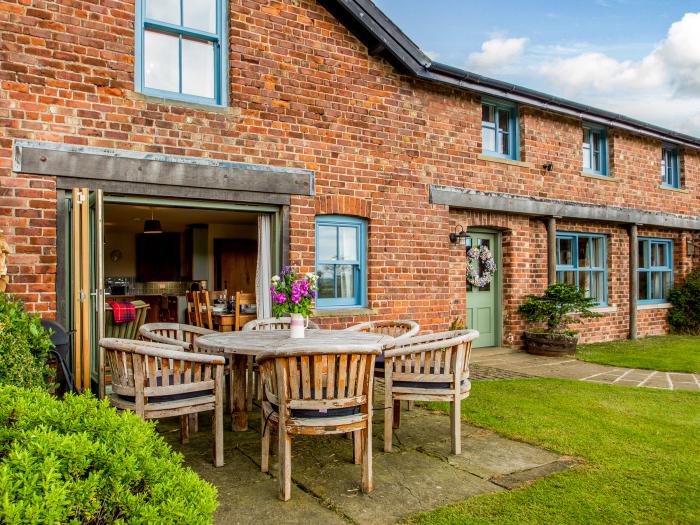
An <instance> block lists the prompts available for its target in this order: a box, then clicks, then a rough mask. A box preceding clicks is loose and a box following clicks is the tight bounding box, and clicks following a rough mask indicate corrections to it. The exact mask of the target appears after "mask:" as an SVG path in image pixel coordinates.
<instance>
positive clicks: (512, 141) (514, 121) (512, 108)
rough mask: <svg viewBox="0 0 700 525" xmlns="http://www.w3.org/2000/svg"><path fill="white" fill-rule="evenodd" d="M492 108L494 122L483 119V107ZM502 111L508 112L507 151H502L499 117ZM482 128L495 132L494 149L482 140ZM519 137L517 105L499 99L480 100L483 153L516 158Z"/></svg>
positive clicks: (518, 154) (518, 153) (518, 151)
mask: <svg viewBox="0 0 700 525" xmlns="http://www.w3.org/2000/svg"><path fill="white" fill-rule="evenodd" d="M485 107H489V108H492V109H493V113H494V122H493V123H491V122H488V121H485V120H484V108H485ZM502 112H507V113H508V120H509V122H508V130H509V131H508V132H507V135H508V147H509V148H510V152H509V153H503V147H502V140H501V139H502V136H503V135H504V133H503V131H501V126H500V119H501V116H502ZM484 130H489V131H493V132H494V134H495V144H496V149H495V150H490V149H487V148H486V145H485V141H484ZM519 145H520V138H519V122H518V106H516V105H515V104H510V103H507V102H503V101H500V100H493V99H484V100H482V101H481V151H482V153H483V154H484V155H488V156H491V157H500V158H503V159H510V160H518V158H519V156H520V148H519Z"/></svg>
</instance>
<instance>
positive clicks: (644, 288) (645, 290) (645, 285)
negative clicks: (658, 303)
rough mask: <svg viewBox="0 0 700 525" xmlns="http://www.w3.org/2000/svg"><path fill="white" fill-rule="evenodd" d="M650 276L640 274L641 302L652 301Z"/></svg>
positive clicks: (643, 273) (646, 273)
mask: <svg viewBox="0 0 700 525" xmlns="http://www.w3.org/2000/svg"><path fill="white" fill-rule="evenodd" d="M648 276H649V273H648V272H639V299H640V300H641V301H646V300H648V299H650V297H649V281H648Z"/></svg>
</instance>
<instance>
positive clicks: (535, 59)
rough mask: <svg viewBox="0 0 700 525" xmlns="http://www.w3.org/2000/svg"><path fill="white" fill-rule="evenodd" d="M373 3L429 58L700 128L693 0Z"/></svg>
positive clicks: (699, 20)
mask: <svg viewBox="0 0 700 525" xmlns="http://www.w3.org/2000/svg"><path fill="white" fill-rule="evenodd" d="M375 3H376V4H377V5H378V6H379V7H380V8H381V9H382V10H383V11H384V12H385V13H386V14H387V15H388V16H389V17H390V18H391V19H392V20H394V22H396V23H397V25H398V26H399V27H400V28H401V29H402V30H403V31H404V32H405V33H406V34H407V35H408V36H409V37H411V38H412V39H413V40H414V41H415V42H416V43H417V44H418V45H419V46H420V47H421V49H423V51H425V52H427V53H428V54H429V55H430V56H431V57H432V58H433V59H434V60H437V61H439V62H444V63H447V64H450V65H453V66H458V67H462V68H465V69H468V70H470V71H475V72H477V73H481V74H484V75H487V76H491V77H494V78H498V79H501V80H506V81H511V82H514V83H517V84H520V85H523V86H527V87H531V88H534V89H538V90H541V91H545V92H547V93H552V94H555V95H560V96H564V97H567V98H571V99H574V100H577V101H580V102H584V103H588V104H591V105H594V106H598V107H601V108H604V109H610V110H613V111H617V112H620V113H624V114H627V115H630V116H632V117H636V118H640V119H642V120H646V121H649V122H653V123H655V124H659V125H662V126H666V127H669V128H671V129H675V130H678V131H683V132H686V133H690V134H692V135H695V136H700V2H698V1H697V0H695V1H692V2H691V1H686V0H667V1H660V0H636V1H635V0H591V1H586V2H582V1H566V0H562V1H558V2H553V1H549V2H548V1H543V0H534V1H527V2H524V1H522V2H516V1H513V0H501V1H499V2H497V3H496V2H486V1H474V0H433V1H431V2H426V1H425V0H375ZM494 6H497V8H496V7H494Z"/></svg>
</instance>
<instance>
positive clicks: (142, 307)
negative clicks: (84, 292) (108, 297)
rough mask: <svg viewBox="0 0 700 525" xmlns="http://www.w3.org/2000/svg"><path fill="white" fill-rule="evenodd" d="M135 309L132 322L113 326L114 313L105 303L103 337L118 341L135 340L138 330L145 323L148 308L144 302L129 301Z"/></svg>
mask: <svg viewBox="0 0 700 525" xmlns="http://www.w3.org/2000/svg"><path fill="white" fill-rule="evenodd" d="M131 304H133V305H134V307H135V308H136V313H135V315H134V320H133V321H129V322H128V323H120V324H114V311H113V310H112V307H111V306H110V305H109V303H105V337H117V338H120V339H136V338H137V337H138V333H139V328H141V325H143V324H144V323H145V322H146V317H147V316H148V310H149V309H150V306H149V305H148V304H147V303H145V302H144V301H131Z"/></svg>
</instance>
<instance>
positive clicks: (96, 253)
mask: <svg viewBox="0 0 700 525" xmlns="http://www.w3.org/2000/svg"><path fill="white" fill-rule="evenodd" d="M67 200H68V203H67V204H68V205H67V206H66V209H67V211H68V216H69V221H68V222H69V224H70V233H69V235H68V236H67V237H68V250H67V254H66V255H67V257H68V259H69V264H68V268H69V271H68V272H67V277H68V282H67V286H66V290H67V292H68V307H69V308H68V312H69V314H70V315H69V316H68V321H69V330H70V332H71V334H72V335H73V337H72V341H73V345H72V348H73V355H72V365H73V373H74V375H75V386H76V388H77V389H78V391H80V392H86V391H88V390H91V391H93V392H94V393H96V394H98V395H99V396H100V397H102V396H103V395H104V362H103V361H104V359H103V358H102V356H101V352H100V351H99V346H98V344H97V342H98V341H99V339H100V338H101V337H103V335H104V205H103V194H102V190H94V191H91V190H88V189H86V188H73V190H72V192H71V193H70V194H68V195H67Z"/></svg>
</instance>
